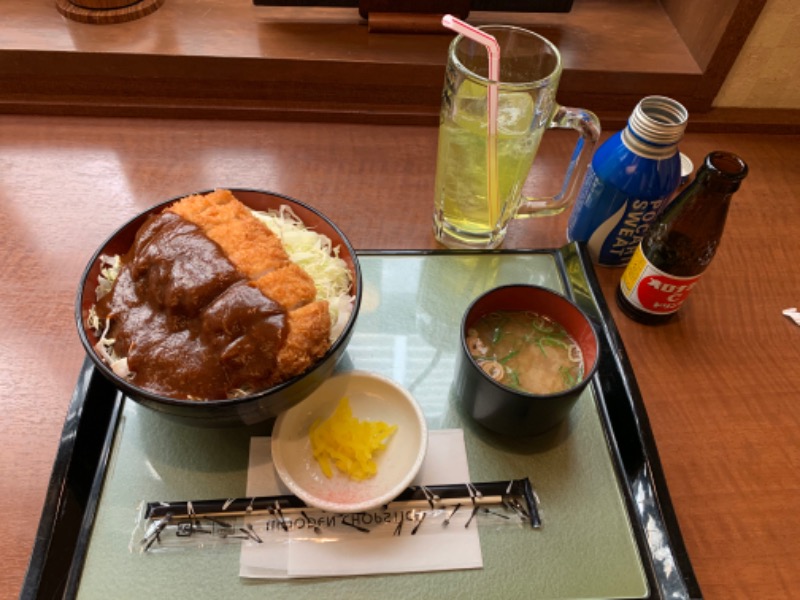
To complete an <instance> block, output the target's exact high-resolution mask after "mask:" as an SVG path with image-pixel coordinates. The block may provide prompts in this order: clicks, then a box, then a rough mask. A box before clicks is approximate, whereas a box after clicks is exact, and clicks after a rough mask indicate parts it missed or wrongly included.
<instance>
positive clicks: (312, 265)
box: [253, 205, 355, 342]
mask: <svg viewBox="0 0 800 600" xmlns="http://www.w3.org/2000/svg"><path fill="white" fill-rule="evenodd" d="M253 214H254V215H255V217H256V218H257V219H258V220H259V221H261V222H262V223H264V224H265V225H266V226H267V227H269V228H270V230H272V232H273V233H274V234H275V235H277V236H278V237H279V238H280V240H281V242H283V247H284V249H285V250H286V253H287V254H288V255H289V258H290V259H291V260H292V262H294V263H297V264H298V265H300V266H301V267H303V269H304V270H305V271H306V273H308V274H309V275H311V278H312V279H313V280H314V283H315V284H316V288H317V300H327V301H328V310H329V311H330V315H331V341H332V342H333V341H334V340H336V339H337V338H338V337H339V335H340V334H341V333H342V330H343V329H344V326H345V325H346V324H347V321H348V319H349V318H350V314H351V313H352V312H353V303H354V300H355V299H354V298H353V296H352V295H350V291H351V289H352V285H353V282H352V275H351V273H350V269H348V268H347V263H346V262H345V261H344V260H343V259H342V258H340V257H339V247H338V246H336V247H334V246H333V243H332V242H331V240H330V238H329V237H328V236H326V235H323V234H321V233H317V232H315V231H311V230H310V229H308V228H307V227H306V226H305V224H304V223H303V221H301V220H300V218H299V217H298V216H297V215H296V214H295V213H294V211H292V209H291V208H290V207H288V206H286V205H282V206H281V207H280V208H279V209H278V210H269V211H253Z"/></svg>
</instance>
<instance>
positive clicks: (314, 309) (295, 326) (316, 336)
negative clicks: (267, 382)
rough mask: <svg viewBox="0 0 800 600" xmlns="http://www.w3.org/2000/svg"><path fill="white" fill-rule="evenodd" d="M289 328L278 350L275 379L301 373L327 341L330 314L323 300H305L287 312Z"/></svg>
mask: <svg viewBox="0 0 800 600" xmlns="http://www.w3.org/2000/svg"><path fill="white" fill-rule="evenodd" d="M288 317H289V318H288V322H289V332H288V335H287V336H286V341H285V342H284V344H283V347H282V348H281V349H280V351H279V352H278V365H277V373H276V376H277V378H278V379H277V380H278V381H284V380H286V379H288V378H289V377H293V376H295V375H297V374H298V373H302V372H303V371H305V370H306V369H307V368H308V367H309V366H311V365H312V364H313V363H314V362H315V361H316V360H317V359H319V358H320V357H321V356H322V355H323V354H325V351H326V350H327V349H328V346H329V345H330V340H329V339H328V336H329V335H330V329H331V315H330V312H328V303H327V302H326V301H324V300H320V301H318V302H312V303H311V304H306V305H305V306H302V307H300V308H297V309H295V310H293V311H290V312H289V314H288Z"/></svg>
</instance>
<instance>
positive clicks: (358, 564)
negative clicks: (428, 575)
mask: <svg viewBox="0 0 800 600" xmlns="http://www.w3.org/2000/svg"><path fill="white" fill-rule="evenodd" d="M428 435H429V438H428V451H427V454H426V457H425V462H424V463H423V465H422V469H421V470H420V472H419V474H418V475H417V477H416V479H415V480H414V482H413V484H414V485H443V484H451V483H465V482H467V481H469V467H468V465H467V454H466V449H465V447H464V433H463V431H461V430H460V429H447V430H433V431H430V432H429V434H428ZM288 493H290V492H289V490H288V489H287V488H286V487H285V486H284V485H283V483H282V482H281V481H280V479H279V477H278V475H277V473H276V472H275V468H274V467H273V465H272V453H271V445H270V438H268V437H257V438H252V439H251V441H250V464H249V467H248V473H247V496H248V497H253V496H272V495H280V494H288ZM377 512H378V513H380V512H381V511H377ZM468 512H469V511H462V514H463V513H468ZM362 518H366V519H372V516H371V515H369V514H368V515H365V516H355V517H354V519H355V520H356V521H355V523H356V524H358V520H359V519H362ZM365 524H367V522H366V521H365ZM371 524H372V523H370V525H371ZM422 525H424V522H423V523H422V524H421V526H420V528H419V531H418V534H414V535H410V528H413V522H412V523H407V522H406V521H404V522H403V527H404V528H405V529H404V530H402V534H401V535H385V534H384V535H381V534H376V535H372V533H375V532H374V531H373V532H372V533H370V534H366V533H364V532H363V531H359V530H358V529H357V528H348V527H337V528H336V533H335V534H331V533H330V532H329V531H328V530H325V531H324V532H323V533H319V534H317V535H312V534H311V532H310V529H298V530H296V531H290V532H288V533H285V534H282V535H279V536H269V537H268V538H267V536H264V537H265V540H264V543H261V544H256V543H246V544H243V545H242V552H241V557H240V563H239V575H240V576H241V577H252V578H290V577H331V576H344V575H366V574H376V573H409V572H418V571H443V570H454V569H479V568H482V567H483V557H482V556H481V547H480V539H479V537H478V528H477V527H476V526H474V525H473V526H471V527H464V526H463V523H462V522H461V521H459V522H458V523H456V522H455V521H454V522H453V523H452V525H451V526H447V527H443V526H441V524H436V525H435V526H433V525H431V526H428V527H423V526H422Z"/></svg>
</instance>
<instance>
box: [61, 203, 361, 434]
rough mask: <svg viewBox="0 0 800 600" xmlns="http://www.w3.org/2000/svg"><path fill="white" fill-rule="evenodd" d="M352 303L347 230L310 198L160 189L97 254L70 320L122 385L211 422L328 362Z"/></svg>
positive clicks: (264, 415)
mask: <svg viewBox="0 0 800 600" xmlns="http://www.w3.org/2000/svg"><path fill="white" fill-rule="evenodd" d="M360 303H361V269H360V267H359V263H358V258H357V257H356V253H355V251H354V250H353V247H352V246H351V244H350V242H349V241H348V240H347V238H346V237H345V235H344V234H343V233H342V232H341V231H340V230H339V229H338V228H337V227H336V225H334V224H333V223H332V222H331V221H330V220H329V219H328V218H326V217H325V216H324V215H323V214H322V213H320V212H319V211H317V210H315V209H314V208H312V207H310V206H308V205H306V204H303V203H301V202H298V201H296V200H293V199H291V198H288V197H285V196H281V195H278V194H272V193H268V192H261V191H255V190H239V189H234V190H223V189H220V190H212V191H208V192H201V193H196V194H191V195H188V196H183V197H179V198H175V199H173V200H169V201H167V202H164V203H162V204H159V205H157V206H154V207H153V208H151V209H149V210H147V211H145V212H144V213H142V214H140V215H139V216H137V217H135V218H134V219H132V220H130V221H129V222H128V223H126V224H125V225H123V226H122V227H120V229H118V230H117V231H116V232H115V233H114V234H113V235H112V236H111V237H110V238H109V239H108V240H107V241H106V242H105V243H104V244H103V245H102V246H101V247H100V248H99V249H98V250H97V252H96V253H95V255H94V256H93V257H92V259H91V260H90V261H89V264H88V265H87V267H86V270H85V272H84V274H83V278H82V280H81V284H80V287H79V290H78V298H77V303H76V319H77V324H78V332H79V335H80V338H81V342H82V343H83V345H84V347H85V349H86V352H87V354H88V355H89V357H90V358H91V360H92V361H93V362H94V364H95V365H96V367H97V369H98V370H99V371H100V372H101V373H103V375H105V376H106V377H107V378H108V379H110V380H111V381H112V382H113V383H114V384H115V385H116V387H118V388H119V389H120V390H121V391H122V392H124V393H125V394H126V395H127V396H128V397H130V398H132V399H134V400H136V401H137V402H139V403H141V404H143V405H146V406H148V407H150V408H152V409H155V410H158V411H161V412H163V413H166V414H167V415H169V416H173V417H176V418H180V419H181V420H184V421H191V422H195V423H197V424H199V425H207V426H215V427H221V426H232V425H243V424H244V425H249V424H254V423H259V422H263V421H267V420H269V419H272V418H273V417H276V416H277V415H278V414H280V413H281V412H283V411H285V410H286V409H288V408H290V407H292V406H294V405H295V404H297V403H298V402H300V401H301V400H302V399H303V398H305V397H306V396H308V395H309V394H310V393H311V392H312V391H314V390H315V389H316V388H317V386H319V385H320V384H321V383H322V382H323V381H324V380H325V379H326V378H327V377H328V376H329V375H330V374H331V373H332V372H333V370H334V368H335V367H336V364H337V362H338V360H339V359H340V358H341V356H342V354H343V353H344V351H345V348H346V346H347V343H348V342H349V340H350V337H351V335H352V332H353V327H354V324H355V320H356V317H357V315H358V310H359V306H360Z"/></svg>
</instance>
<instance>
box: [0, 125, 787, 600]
mask: <svg viewBox="0 0 800 600" xmlns="http://www.w3.org/2000/svg"><path fill="white" fill-rule="evenodd" d="M545 137H546V138H548V139H546V142H545V144H544V145H543V146H542V149H541V151H540V160H539V161H538V163H537V166H536V170H535V176H536V177H535V183H536V184H537V185H538V186H539V187H540V189H544V190H546V189H547V188H555V187H558V183H559V178H560V175H559V173H560V171H561V169H562V168H563V165H564V163H565V161H566V155H567V154H568V152H569V146H571V144H572V139H571V138H570V137H569V136H568V135H560V134H558V133H552V134H548V136H545ZM714 149H725V150H732V151H734V152H737V153H739V154H741V156H742V157H744V158H745V160H746V161H747V162H748V163H749V165H750V173H751V174H750V176H749V177H748V179H747V180H746V181H745V183H744V184H743V186H742V189H741V191H740V192H739V193H738V194H737V196H736V197H735V199H734V202H733V205H732V208H731V212H730V215H729V220H728V225H727V228H726V231H725V237H724V241H723V243H722V246H721V250H720V252H719V254H718V256H717V258H716V259H715V261H714V263H713V265H712V266H711V268H710V270H709V271H708V272H707V274H706V276H705V277H704V279H703V280H702V282H701V284H700V286H699V288H698V289H697V290H696V291H695V292H694V294H693V296H692V298H691V299H690V301H689V303H688V305H687V306H685V308H684V309H683V311H682V313H681V314H680V316H679V318H677V319H676V320H674V321H673V322H672V323H670V324H668V325H666V326H662V327H657V328H654V327H645V326H642V325H638V324H636V323H633V322H632V321H630V320H628V319H627V318H625V317H624V316H623V315H621V314H620V312H619V311H618V310H617V308H616V306H615V305H614V303H613V292H614V289H615V286H616V284H617V281H618V279H619V276H620V271H619V270H608V269H598V276H599V279H600V281H601V284H602V287H603V290H604V292H605V294H606V297H607V299H608V300H609V304H610V306H611V311H612V313H613V315H614V318H615V320H616V323H617V325H618V327H619V329H620V332H621V335H622V337H623V340H624V343H625V346H626V348H627V351H628V353H629V355H630V359H631V362H632V364H633V368H634V370H635V373H636V376H637V379H638V383H639V386H640V388H641V391H642V394H643V396H644V399H645V403H646V406H647V410H648V414H649V417H650V421H651V426H652V429H653V431H654V434H655V437H656V441H657V444H658V448H659V451H660V457H661V460H662V463H663V467H664V470H665V473H666V477H667V480H668V484H669V489H670V492H671V496H672V501H673V503H674V506H675V510H676V513H677V516H678V519H679V522H680V526H681V528H682V532H683V535H684V538H685V543H686V546H687V548H688V551H689V555H690V558H691V560H692V563H693V566H694V569H695V572H696V575H697V578H698V580H699V582H700V586H701V588H702V590H703V592H704V595H705V597H706V598H709V599H724V600H731V599H737V598H743V599H744V598H747V599H753V598H758V599H759V600H766V599H770V598H776V599H778V598H789V597H792V595H793V594H796V593H797V592H796V590H798V589H800V569H798V568H797V565H798V563H800V516H798V510H797V506H798V501H797V498H798V493H800V402H799V400H800V368H798V366H799V365H800V327H797V326H796V325H794V324H793V323H792V322H790V321H789V319H787V318H786V317H784V316H782V314H781V311H782V310H783V309H785V308H788V307H792V306H798V305H800V268H798V266H797V264H796V262H795V261H796V260H797V258H798V250H800V243H799V242H798V239H799V236H798V234H800V226H798V223H800V171H798V169H797V165H798V164H800V137H798V136H767V135H746V136H742V135H725V134H691V133H690V134H689V135H687V137H686V139H685V141H684V143H683V144H682V150H683V151H684V152H685V153H686V154H688V155H689V156H690V157H691V158H692V159H693V160H694V162H695V164H699V162H700V161H701V160H702V158H703V157H704V156H705V154H706V153H707V152H708V151H710V150H714ZM435 154H436V129H435V128H429V127H392V126H377V125H349V124H341V125H335V124H313V123H278V122H272V123H270V122H258V123H255V122H224V121H211V122H201V121H166V120H164V121H159V120H112V119H107V120H106V119H91V118H70V117H35V116H33V117H24V116H0V207H2V213H1V214H2V218H1V219H0V255H2V257H3V260H2V267H1V268H2V282H3V285H2V289H0V311H1V313H0V314H2V317H3V326H2V334H0V335H1V336H2V337H0V340H1V341H0V363H1V364H2V370H0V394H2V403H3V407H4V411H3V416H2V420H0V442H1V443H2V451H0V486H2V487H0V503H1V507H2V508H1V509H0V514H2V515H3V519H2V521H1V522H0V539H2V540H3V544H2V545H0V564H3V569H2V570H0V590H3V593H2V595H3V597H11V596H12V595H15V594H17V593H18V591H19V589H20V586H21V584H22V581H23V577H24V574H25V570H26V567H27V563H28V558H29V555H30V552H31V548H32V545H33V542H34V537H35V534H36V528H37V524H38V522H39V516H40V511H41V508H42V503H43V499H44V496H45V492H46V490H47V486H48V482H49V477H50V469H51V466H52V462H53V458H54V456H55V452H56V449H57V447H58V444H59V436H60V433H61V428H62V425H63V422H64V418H65V416H66V410H67V406H68V403H69V400H70V396H71V394H72V390H73V388H74V385H75V382H76V377H77V374H78V370H79V368H80V366H81V364H82V361H83V349H82V347H81V345H80V343H79V341H78V337H77V334H76V329H75V323H74V317H73V302H74V296H75V292H76V288H77V284H78V280H79V278H80V275H81V272H82V270H83V268H84V266H85V264H86V261H87V260H88V259H89V257H90V255H91V254H92V252H93V251H94V250H95V249H96V247H97V246H98V245H99V244H100V242H101V241H102V240H103V239H104V238H105V237H106V236H107V235H109V234H110V233H111V232H112V231H113V230H114V229H115V228H116V227H117V226H119V225H120V224H122V223H123V222H124V221H125V220H127V219H128V218H129V217H131V216H133V215H134V214H136V213H138V212H139V211H141V210H143V209H145V208H147V207H149V206H150V205H152V204H154V203H156V202H158V201H161V200H163V199H167V198H170V197H173V196H178V195H181V194H185V193H187V192H191V191H195V190H202V189H207V188H213V187H226V186H230V187H253V188H261V189H267V190H272V191H276V192H281V193H284V194H288V195H290V196H294V197H296V198H298V199H300V200H304V201H306V202H309V203H311V204H313V205H315V206H316V207H318V208H319V209H321V210H322V211H323V212H325V213H326V214H328V215H329V216H330V217H332V218H333V219H334V221H336V222H337V223H338V224H339V225H340V226H341V227H342V228H343V230H344V231H345V232H346V233H347V234H348V236H349V237H350V239H351V241H352V242H353V244H354V245H355V246H356V247H357V248H359V249H374V248H388V249H418V248H419V249H421V248H433V247H436V243H435V241H434V239H433V236H432V233H431V205H432V188H433V176H434V164H435ZM565 227H566V215H562V216H560V217H556V218H551V219H537V220H528V221H519V222H516V223H514V224H513V226H512V231H511V233H510V235H509V238H508V240H507V244H506V245H507V246H508V247H527V248H536V247H541V248H546V247H556V246H560V245H561V244H563V243H564V242H565V237H564V231H565ZM6 594H8V596H6Z"/></svg>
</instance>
